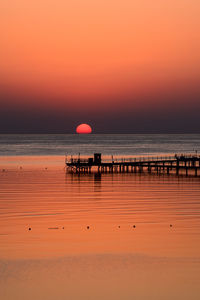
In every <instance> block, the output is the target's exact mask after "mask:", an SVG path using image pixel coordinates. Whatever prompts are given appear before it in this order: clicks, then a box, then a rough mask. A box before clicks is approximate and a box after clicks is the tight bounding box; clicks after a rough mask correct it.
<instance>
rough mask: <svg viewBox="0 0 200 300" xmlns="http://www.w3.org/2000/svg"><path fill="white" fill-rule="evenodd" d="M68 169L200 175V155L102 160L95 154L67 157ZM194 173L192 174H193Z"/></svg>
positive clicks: (80, 171)
mask: <svg viewBox="0 0 200 300" xmlns="http://www.w3.org/2000/svg"><path fill="white" fill-rule="evenodd" d="M65 163H66V168H67V171H68V172H72V173H91V172H98V173H107V172H109V173H113V172H115V173H129V172H132V173H142V172H148V173H157V174H160V173H166V174H170V173H172V172H173V173H175V174H177V175H179V174H185V175H186V176H187V175H188V174H193V175H195V176H198V175H200V155H197V154H195V155H194V154H180V155H178V154H175V155H172V156H153V157H133V158H121V159H119V158H115V159H114V158H113V156H111V159H110V160H109V159H102V158H101V153H95V154H94V157H89V158H87V159H83V158H81V157H80V156H79V157H78V158H73V157H72V156H71V158H70V159H68V157H66V161H65ZM191 172H192V173H191Z"/></svg>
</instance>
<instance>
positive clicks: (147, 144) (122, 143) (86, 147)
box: [0, 134, 200, 156]
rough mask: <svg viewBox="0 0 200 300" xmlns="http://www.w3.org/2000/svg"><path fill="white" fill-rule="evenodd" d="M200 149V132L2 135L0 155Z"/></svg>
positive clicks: (140, 152)
mask: <svg viewBox="0 0 200 300" xmlns="http://www.w3.org/2000/svg"><path fill="white" fill-rule="evenodd" d="M195 151H200V134H31V135H28V134H14V135H13V134H9V135H7V134H3V135H0V156H12V155H29V156H31V155H65V154H67V155H76V154H78V153H81V154H83V155H91V154H93V153H95V152H97V153H99V152H100V153H102V154H103V155H111V154H112V155H120V156H121V155H154V154H166V153H180V152H182V153H195Z"/></svg>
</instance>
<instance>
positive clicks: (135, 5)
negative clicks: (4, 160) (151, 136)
mask: <svg viewBox="0 0 200 300" xmlns="http://www.w3.org/2000/svg"><path fill="white" fill-rule="evenodd" d="M199 13H200V2H199V1H197V0H190V1H189V0H176V1H172V0H169V1H162V0H155V1H153V2H151V1H148V0H140V1H139V0H137V1H131V0H125V1H121V0H118V1H114V0H109V1H95V2H94V1H91V0H85V1H82V0H74V1H73V2H71V3H68V2H66V1H64V0H58V1H55V0H51V1H47V0H40V1H39V0H36V1H34V2H27V1H25V0H12V1H10V0H7V1H5V0H3V1H1V4H0V33H1V49H0V105H1V109H0V133H75V128H76V126H77V125H78V124H80V123H88V124H90V125H91V126H92V128H93V132H94V133H200V118H199V111H200V80H199V78H200V18H199Z"/></svg>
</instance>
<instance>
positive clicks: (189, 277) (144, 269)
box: [0, 134, 200, 300]
mask: <svg viewBox="0 0 200 300" xmlns="http://www.w3.org/2000/svg"><path fill="white" fill-rule="evenodd" d="M199 151H200V134H186V135H185V134H173V135H168V134H164V135H162V134H147V135H146V134H143V135H141V134H127V135H125V134H123V135H118V134H115V135H112V134H90V135H76V134H71V135H69V134H66V135H65V134H59V135H55V134H42V135H36V134H34V135H0V299H1V300H18V299H19V300H23V299H25V300H26V299H29V300H35V299H37V300H57V299H58V300H65V299H70V300H80V299H81V300H93V299H95V300H104V299H105V300H132V299H138V300H146V299H148V300H149V299H150V300H171V299H176V300H179V299H180V300H188V299H190V300H198V299H199V298H200V177H199V176H197V177H195V176H193V175H190V176H187V177H186V176H184V175H180V176H176V175H175V174H169V175H167V174H155V173H152V174H148V173H121V174H120V173H104V174H97V173H91V174H71V173H67V172H66V169H65V156H66V155H67V156H68V155H74V156H76V155H79V153H80V155H83V156H90V155H93V153H95V152H97V153H102V155H105V156H106V157H107V156H110V155H113V156H116V157H118V156H119V157H124V156H133V157H134V156H153V155H156V156H157V155H166V154H174V153H194V154H196V153H199Z"/></svg>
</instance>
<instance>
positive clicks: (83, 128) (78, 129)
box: [76, 124, 92, 134]
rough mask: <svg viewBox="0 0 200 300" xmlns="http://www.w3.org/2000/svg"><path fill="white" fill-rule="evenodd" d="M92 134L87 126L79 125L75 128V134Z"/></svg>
mask: <svg viewBox="0 0 200 300" xmlns="http://www.w3.org/2000/svg"><path fill="white" fill-rule="evenodd" d="M91 132H92V128H91V126H90V125H88V124H80V125H78V126H77V127H76V133H83V134H85V133H91Z"/></svg>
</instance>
